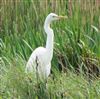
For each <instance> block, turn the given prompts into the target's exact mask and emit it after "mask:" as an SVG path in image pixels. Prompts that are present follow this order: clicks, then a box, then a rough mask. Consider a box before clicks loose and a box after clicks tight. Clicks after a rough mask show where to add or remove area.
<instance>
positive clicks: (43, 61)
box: [25, 13, 62, 78]
mask: <svg viewBox="0 0 100 99" xmlns="http://www.w3.org/2000/svg"><path fill="white" fill-rule="evenodd" d="M61 17H62V16H61ZM61 17H59V16H58V15H56V14H54V13H50V14H49V15H48V16H47V17H46V20H45V23H44V30H45V32H46V34H47V41H46V47H38V48H36V49H35V50H34V51H33V53H32V54H31V56H30V58H29V60H28V62H27V65H26V70H25V71H26V72H33V71H34V72H35V73H36V72H37V73H38V74H39V76H40V77H44V78H47V77H48V76H49V74H50V70H51V60H52V57H53V42H54V33H53V30H52V29H51V28H50V23H51V22H52V21H53V20H58V19H59V18H61Z"/></svg>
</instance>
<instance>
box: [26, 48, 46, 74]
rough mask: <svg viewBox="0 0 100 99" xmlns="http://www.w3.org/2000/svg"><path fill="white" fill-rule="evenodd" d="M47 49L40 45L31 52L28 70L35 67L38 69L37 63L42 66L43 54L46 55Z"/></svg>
mask: <svg viewBox="0 0 100 99" xmlns="http://www.w3.org/2000/svg"><path fill="white" fill-rule="evenodd" d="M45 51H46V49H45V48H43V47H39V48H37V49H35V50H34V51H33V53H32V54H31V56H30V58H29V60H28V62H27V65H26V70H25V71H26V72H28V71H29V72H32V71H33V69H34V70H36V69H37V68H36V67H37V65H39V66H41V65H42V64H43V62H42V60H43V56H44V55H45Z"/></svg>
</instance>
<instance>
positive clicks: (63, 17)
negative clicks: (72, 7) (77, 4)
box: [57, 16, 68, 19]
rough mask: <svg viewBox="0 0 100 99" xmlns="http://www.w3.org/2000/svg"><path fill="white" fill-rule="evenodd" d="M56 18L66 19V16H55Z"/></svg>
mask: <svg viewBox="0 0 100 99" xmlns="http://www.w3.org/2000/svg"><path fill="white" fill-rule="evenodd" d="M57 18H58V19H67V18H68V17H67V16H57Z"/></svg>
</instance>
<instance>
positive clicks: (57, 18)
mask: <svg viewBox="0 0 100 99" xmlns="http://www.w3.org/2000/svg"><path fill="white" fill-rule="evenodd" d="M65 18H67V17H66V16H59V15H57V14H55V13H50V14H49V15H48V16H47V18H46V19H47V20H48V21H49V22H51V21H54V20H59V19H65Z"/></svg>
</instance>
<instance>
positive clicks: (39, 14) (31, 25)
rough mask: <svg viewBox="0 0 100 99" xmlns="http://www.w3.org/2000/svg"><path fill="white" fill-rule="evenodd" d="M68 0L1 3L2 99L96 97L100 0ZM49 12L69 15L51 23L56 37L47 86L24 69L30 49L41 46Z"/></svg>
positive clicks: (98, 88) (99, 94)
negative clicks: (64, 18)
mask: <svg viewBox="0 0 100 99" xmlns="http://www.w3.org/2000/svg"><path fill="white" fill-rule="evenodd" d="M70 1H71V0H62V1H60V0H55V1H52V0H48V1H46V0H42V1H41V0H37V1H36V0H26V1H24V0H19V1H10V0H8V1H6V0H5V1H2V2H0V6H1V8H0V79H1V81H0V98H1V99H11V98H12V99H35V98H36V99H38V98H40V96H41V99H49V98H51V99H56V98H57V99H61V98H64V99H66V98H69V99H78V98H82V99H85V98H87V99H94V98H96V99H99V98H100V77H99V75H100V71H99V69H100V2H99V1H97V0H92V1H91V0H88V1H87V0H80V2H78V1H75V0H73V1H72V2H70ZM50 12H55V13H57V14H59V15H67V16H68V19H67V20H62V21H59V22H54V23H52V25H51V27H52V28H53V30H54V35H55V42H54V57H53V60H52V74H51V76H50V77H49V78H48V82H47V86H48V88H47V87H46V84H45V83H43V82H41V83H40V84H39V85H37V82H36V80H34V79H33V76H32V75H26V74H25V73H24V69H25V65H26V62H27V60H28V58H29V56H30V54H31V53H32V51H33V50H34V49H35V48H36V47H38V46H45V42H46V34H45V32H44V29H43V24H44V20H45V17H46V16H47V15H48V14H49V13H50ZM59 69H60V71H59ZM79 72H80V73H79ZM90 77H91V78H90ZM29 78H30V79H31V82H30V80H29Z"/></svg>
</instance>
